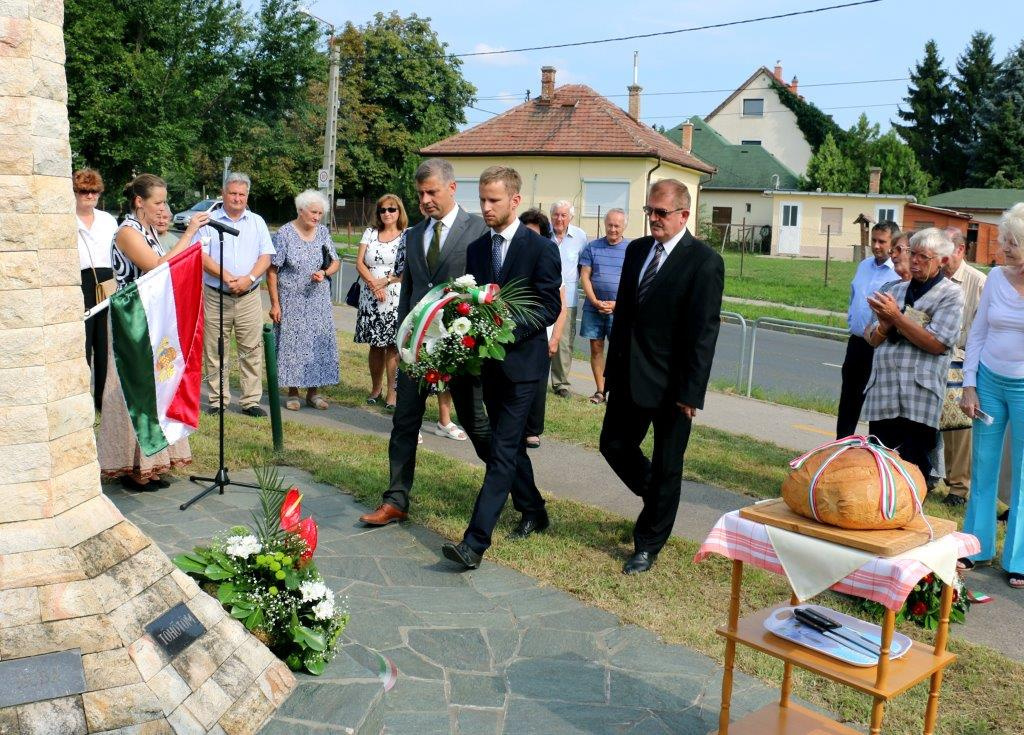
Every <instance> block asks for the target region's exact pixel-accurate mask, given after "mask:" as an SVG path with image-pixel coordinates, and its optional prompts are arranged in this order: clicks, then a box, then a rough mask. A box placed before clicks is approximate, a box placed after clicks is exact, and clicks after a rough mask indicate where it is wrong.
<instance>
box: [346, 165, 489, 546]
mask: <svg viewBox="0 0 1024 735" xmlns="http://www.w3.org/2000/svg"><path fill="white" fill-rule="evenodd" d="M416 191H417V193H418V195H419V206H420V211H421V212H422V213H423V215H424V218H423V221H422V222H420V223H419V224H417V225H416V226H414V227H412V228H411V229H410V230H409V233H408V235H407V236H406V240H405V242H406V246H405V247H406V265H405V272H404V273H403V274H402V290H401V293H400V295H399V297H398V323H399V324H401V323H402V320H403V319H405V317H406V315H407V314H408V313H409V311H410V310H411V309H412V308H413V307H414V306H415V305H416V304H417V302H419V300H420V299H421V298H423V296H424V295H425V294H426V293H427V291H429V290H430V289H431V288H433V287H434V286H436V285H437V284H439V283H444V282H445V281H447V280H449V279H451V278H458V277H459V276H461V275H463V274H465V273H466V246H467V245H468V244H469V243H471V242H472V241H473V240H476V239H477V238H479V237H480V236H481V235H483V234H484V233H486V232H487V226H486V225H485V224H484V221H483V220H482V219H481V218H480V217H479V216H477V215H475V214H469V213H468V212H466V211H465V210H463V209H462V208H461V207H459V205H458V204H456V203H455V171H454V170H453V169H452V165H451V164H450V163H449V162H448V161H445V160H444V159H441V158H431V159H429V160H427V161H424V162H423V163H422V164H420V167H419V168H418V169H416ZM449 387H450V390H451V394H452V402H453V403H454V404H455V410H456V411H457V412H458V415H459V420H460V421H462V423H463V425H464V426H465V427H466V433H467V434H469V438H470V440H471V441H472V442H473V448H474V449H475V450H476V453H477V456H479V457H480V459H482V460H483V461H485V462H486V461H487V458H488V457H489V456H490V433H491V429H490V426H489V425H488V423H487V416H486V415H485V414H484V409H483V400H482V395H483V394H482V391H481V388H480V381H479V379H478V378H474V377H472V376H462V377H456V378H453V379H452V381H451V383H450V385H449ZM397 392H398V398H397V404H396V408H395V414H394V418H393V419H392V429H391V441H390V443H389V445H388V458H389V460H390V464H391V481H390V484H389V486H388V489H387V490H386V491H385V492H384V497H383V500H382V502H381V504H380V506H379V507H378V508H377V509H376V510H375V511H373V512H372V513H367V514H365V515H363V516H361V517H360V518H359V520H360V521H362V522H363V523H366V524H367V525H370V526H384V525H387V524H388V523H392V522H394V521H401V520H405V518H406V517H407V516H408V513H409V491H410V490H411V489H412V482H413V474H414V472H415V470H416V444H417V440H418V437H419V431H420V427H421V426H422V424H423V412H424V410H425V407H426V401H427V395H428V393H427V390H426V389H425V388H421V387H420V386H419V385H418V383H417V381H414V380H413V379H411V378H410V377H409V376H408V375H406V374H405V372H404V371H403V370H399V371H398V390H397Z"/></svg>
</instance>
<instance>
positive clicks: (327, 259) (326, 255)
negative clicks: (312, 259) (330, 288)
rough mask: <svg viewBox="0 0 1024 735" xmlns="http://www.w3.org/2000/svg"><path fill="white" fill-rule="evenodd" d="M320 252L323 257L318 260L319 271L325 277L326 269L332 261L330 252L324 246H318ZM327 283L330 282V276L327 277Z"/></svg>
mask: <svg viewBox="0 0 1024 735" xmlns="http://www.w3.org/2000/svg"><path fill="white" fill-rule="evenodd" d="M320 252H321V253H322V254H323V257H322V258H321V259H320V270H322V271H323V272H324V274H325V275H326V273H327V269H328V268H330V267H331V263H332V262H333V261H334V259H333V258H332V257H331V251H330V250H329V249H328V248H327V246H326V245H321V246H320ZM327 282H328V283H330V282H331V277H330V276H327Z"/></svg>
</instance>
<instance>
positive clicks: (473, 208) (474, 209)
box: [455, 179, 480, 214]
mask: <svg viewBox="0 0 1024 735" xmlns="http://www.w3.org/2000/svg"><path fill="white" fill-rule="evenodd" d="M455 201H456V202H457V203H458V205H459V206H460V207H462V208H463V209H465V210H466V211H467V212H469V213H470V214H480V179H455Z"/></svg>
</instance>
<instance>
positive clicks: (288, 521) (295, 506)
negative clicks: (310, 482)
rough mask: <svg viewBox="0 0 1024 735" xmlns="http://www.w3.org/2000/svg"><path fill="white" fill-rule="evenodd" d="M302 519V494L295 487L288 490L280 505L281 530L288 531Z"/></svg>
mask: <svg viewBox="0 0 1024 735" xmlns="http://www.w3.org/2000/svg"><path fill="white" fill-rule="evenodd" d="M301 517H302V493H300V492H299V489H298V488H297V487H293V488H289V490H288V494H287V495H285V496H284V502H283V503H281V530H282V531H290V530H292V529H293V528H294V527H295V525H296V524H297V523H298V522H299V518H301Z"/></svg>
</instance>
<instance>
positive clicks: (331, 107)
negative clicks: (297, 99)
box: [299, 8, 341, 229]
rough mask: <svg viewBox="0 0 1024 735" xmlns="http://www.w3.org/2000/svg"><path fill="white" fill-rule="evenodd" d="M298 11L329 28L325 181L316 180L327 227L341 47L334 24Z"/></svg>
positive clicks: (330, 220) (330, 218)
mask: <svg viewBox="0 0 1024 735" xmlns="http://www.w3.org/2000/svg"><path fill="white" fill-rule="evenodd" d="M299 12H300V13H302V14H303V15H306V16H308V17H310V18H312V19H313V20H316V21H319V22H320V23H323V24H324V25H325V26H327V27H328V28H329V29H330V37H329V38H328V39H327V51H328V53H329V54H330V59H331V68H330V74H329V81H328V85H327V120H326V122H325V123H324V160H323V170H324V171H326V172H327V181H326V182H324V181H323V179H322V178H321V179H319V180H318V182H317V183H318V184H319V186H320V191H321V192H322V193H323V194H324V195H325V196H326V197H327V202H328V205H327V211H326V212H324V220H325V222H324V224H325V225H326V226H327V228H328V229H333V227H334V176H335V171H334V169H335V164H336V161H337V157H336V156H337V150H338V77H339V75H340V71H341V48H340V47H339V45H338V38H337V37H336V36H335V35H334V24H333V23H329V22H328V21H326V20H324V19H323V18H321V17H320V16H318V15H313V13H311V12H309V10H307V9H306V8H299Z"/></svg>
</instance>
